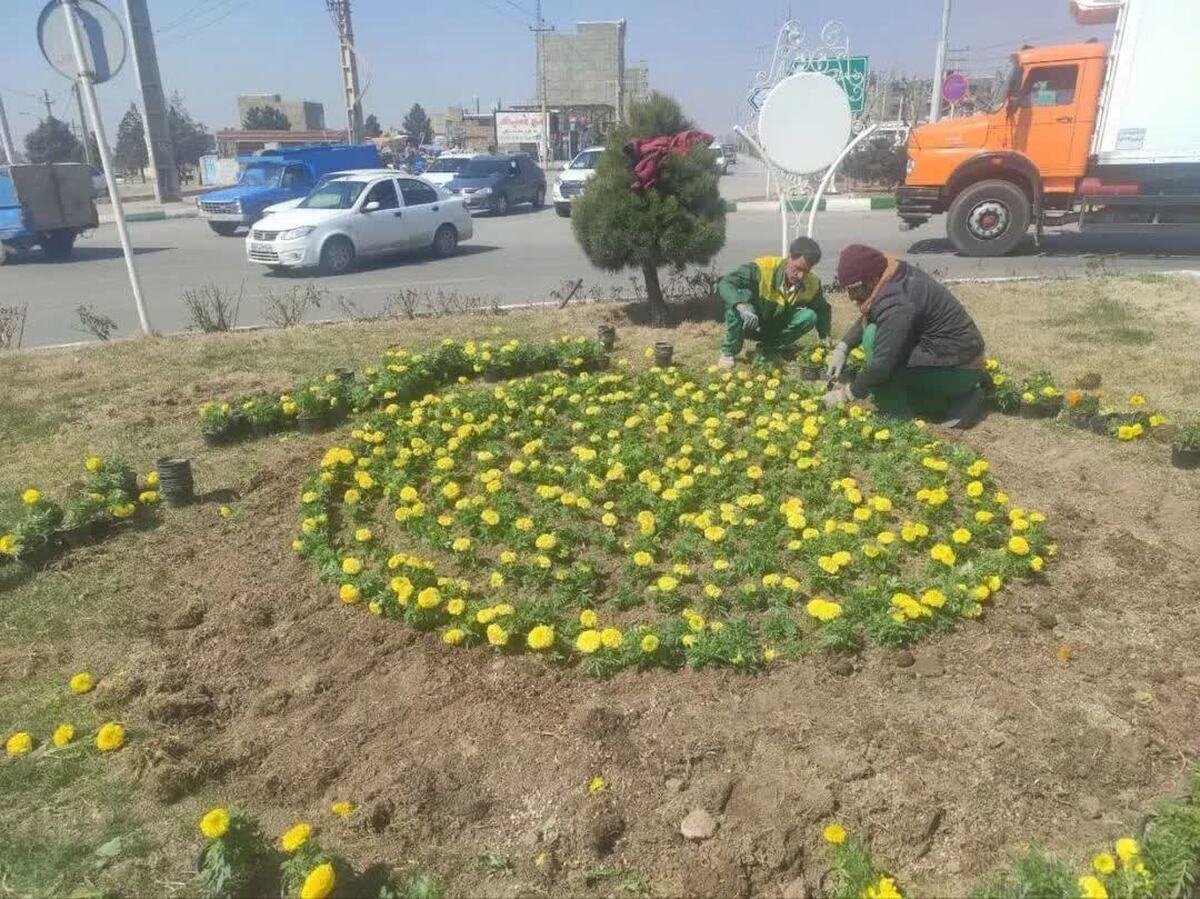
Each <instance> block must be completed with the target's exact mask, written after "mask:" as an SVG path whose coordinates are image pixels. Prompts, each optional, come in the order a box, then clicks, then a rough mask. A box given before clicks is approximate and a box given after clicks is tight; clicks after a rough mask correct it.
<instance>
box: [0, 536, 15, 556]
mask: <svg viewBox="0 0 1200 899" xmlns="http://www.w3.org/2000/svg"><path fill="white" fill-rule="evenodd" d="M16 549H17V541H16V539H14V537H13V535H12V534H0V555H4V556H11V555H13V554H14V553H15V552H16Z"/></svg>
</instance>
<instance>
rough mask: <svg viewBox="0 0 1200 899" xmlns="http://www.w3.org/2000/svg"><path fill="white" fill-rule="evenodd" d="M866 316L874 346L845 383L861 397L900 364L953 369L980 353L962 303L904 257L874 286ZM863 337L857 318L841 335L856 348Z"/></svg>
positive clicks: (977, 337) (979, 342)
mask: <svg viewBox="0 0 1200 899" xmlns="http://www.w3.org/2000/svg"><path fill="white" fill-rule="evenodd" d="M867 321H868V322H869V323H873V324H874V325H875V347H874V351H873V352H872V354H871V359H870V361H869V362H868V363H867V365H866V366H865V367H864V368H863V370H862V371H861V372H859V374H858V377H856V378H855V379H854V383H853V384H851V385H850V392H851V393H853V394H854V395H855V396H856V397H860V398H861V397H865V396H866V395H867V394H869V393H870V392H871V391H872V390H873V389H874V388H875V387H877V386H879V385H880V384H883V383H884V382H885V381H887V380H889V379H890V378H891V377H892V374H893V372H895V370H896V369H897V368H899V367H900V366H907V367H908V368H926V367H929V368H952V367H955V366H965V365H970V364H972V363H974V362H976V361H977V360H978V359H979V357H981V356H982V355H983V348H984V347H983V335H982V334H980V333H979V328H978V327H976V325H975V322H974V321H973V320H972V319H971V316H970V315H969V314H968V313H967V310H966V309H964V308H963V305H962V303H960V302H959V301H958V300H957V298H955V296H954V294H952V293H951V292H950V291H949V290H947V289H946V288H945V287H944V286H943V285H942V284H941V283H939V282H938V281H936V280H934V279H933V278H932V277H930V276H929V275H927V274H925V272H923V271H921V270H920V269H919V268H915V267H914V266H911V265H909V264H908V263H907V262H901V263H900V266H899V268H898V269H897V270H896V273H895V274H894V275H893V276H892V278H891V279H890V280H888V281H887V282H885V283H884V284H883V285H882V286H881V287H880V288H879V293H878V294H876V296H875V299H874V301H873V302H872V303H871V307H870V308H869V309H868V310H867ZM862 336H863V320H862V318H861V317H860V318H859V319H858V320H857V321H856V322H855V323H854V326H853V327H852V328H851V329H850V330H849V331H847V332H846V336H845V337H843V338H842V340H843V341H844V342H845V343H846V344H847V345H848V346H850V347H856V346H858V345H859V344H860V343H862Z"/></svg>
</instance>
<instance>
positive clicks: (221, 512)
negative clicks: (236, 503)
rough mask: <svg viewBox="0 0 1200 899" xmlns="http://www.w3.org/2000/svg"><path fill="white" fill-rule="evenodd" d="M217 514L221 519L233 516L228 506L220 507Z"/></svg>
mask: <svg viewBox="0 0 1200 899" xmlns="http://www.w3.org/2000/svg"><path fill="white" fill-rule="evenodd" d="M217 514H218V515H220V516H221V517H222V518H228V517H229V516H230V515H232V514H233V509H231V508H229V506H221V507H220V508H219V509H217Z"/></svg>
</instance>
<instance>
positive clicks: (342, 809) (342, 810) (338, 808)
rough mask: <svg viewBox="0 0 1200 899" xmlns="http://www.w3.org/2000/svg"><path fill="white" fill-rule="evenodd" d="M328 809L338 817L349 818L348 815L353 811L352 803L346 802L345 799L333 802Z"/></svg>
mask: <svg viewBox="0 0 1200 899" xmlns="http://www.w3.org/2000/svg"><path fill="white" fill-rule="evenodd" d="M329 810H330V811H331V812H333V813H334V814H335V815H337V816H338V817H339V818H349V817H350V815H351V814H353V813H354V803H353V802H346V801H345V800H343V801H341V802H335V803H334V804H333V805H331V806H330V807H329Z"/></svg>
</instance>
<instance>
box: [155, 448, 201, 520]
mask: <svg viewBox="0 0 1200 899" xmlns="http://www.w3.org/2000/svg"><path fill="white" fill-rule="evenodd" d="M157 468H158V489H159V492H160V493H161V494H162V497H163V499H164V500H166V502H167V505H169V506H173V507H176V508H177V507H179V506H186V505H189V504H190V503H192V502H194V501H195V499H196V487H195V483H194V482H193V481H192V460H191V459H172V458H169V457H164V458H162V459H159V460H158V465H157Z"/></svg>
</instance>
